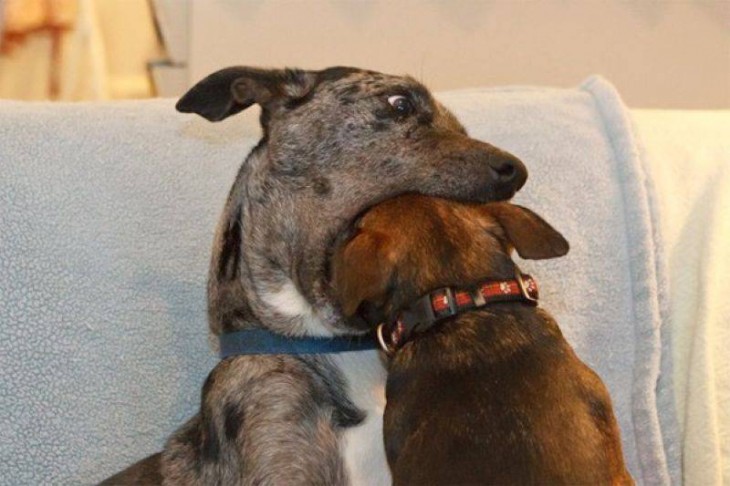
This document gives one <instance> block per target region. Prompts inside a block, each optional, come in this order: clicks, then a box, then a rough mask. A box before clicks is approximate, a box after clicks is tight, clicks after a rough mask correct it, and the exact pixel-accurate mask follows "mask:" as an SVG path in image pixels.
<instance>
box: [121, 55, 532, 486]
mask: <svg viewBox="0 0 730 486" xmlns="http://www.w3.org/2000/svg"><path fill="white" fill-rule="evenodd" d="M253 104H258V105H259V106H260V107H261V125H262V127H263V137H262V139H261V141H260V142H259V143H258V145H257V146H256V147H255V148H254V149H253V150H252V151H251V153H250V154H249V155H248V157H247V158H246V160H245V162H244V163H243V165H242V167H241V169H240V171H239V173H238V176H237V177H236V180H235V182H234V183H233V187H232V189H231V191H230V194H229V196H228V200H227V201H226V204H225V208H224V210H223V215H222V217H221V220H220V224H219V227H218V230H217V232H216V235H215V242H214V245H213V254H212V260H211V266H210V274H209V282H208V311H209V320H210V328H211V330H212V332H213V333H214V334H221V333H226V332H232V331H237V330H241V329H246V328H250V327H263V328H266V329H268V330H271V331H273V332H276V333H280V334H283V335H286V336H333V335H342V334H357V333H363V332H365V330H366V326H367V324H365V322H364V321H363V322H357V321H352V320H350V321H347V320H345V319H344V318H343V317H342V313H341V310H340V309H339V308H338V307H337V305H336V304H335V303H334V302H335V299H334V298H333V292H332V290H331V288H330V285H329V283H328V282H329V275H328V274H329V268H328V262H329V259H330V257H331V255H332V252H333V250H334V248H335V244H336V241H337V238H338V235H342V234H345V233H347V231H348V229H349V228H352V227H353V223H354V221H355V220H356V219H357V218H358V216H359V215H360V214H362V213H363V212H364V211H365V210H367V209H368V208H369V207H371V206H373V205H375V204H377V203H378V202H381V201H383V200H385V199H389V198H392V197H394V196H397V195H400V194H404V193H422V194H426V195H432V196H440V197H443V198H449V199H455V200H461V201H479V202H485V201H492V200H504V199H508V198H510V197H512V195H513V194H514V193H515V192H516V191H517V190H519V189H520V188H521V187H522V185H523V184H524V182H525V180H526V178H527V172H526V170H525V167H524V165H523V164H522V163H521V162H520V161H519V160H518V159H517V158H515V157H514V156H512V155H510V154H509V153H507V152H504V151H502V150H499V149H497V148H495V147H493V146H492V145H489V144H487V143H484V142H481V141H478V140H475V139H473V138H470V137H469V136H468V135H467V134H466V131H465V130H464V128H463V127H462V126H461V124H459V122H458V121H457V120H456V118H455V117H454V116H453V115H452V114H451V113H450V112H449V111H448V110H447V109H446V108H444V107H443V106H442V105H441V104H439V103H438V102H437V101H435V100H434V99H433V97H432V96H431V94H430V93H429V92H428V91H427V90H426V88H425V87H423V86H422V85H421V84H420V83H418V82H416V81H415V80H413V79H412V78H409V77H399V76H391V75H386V74H381V73H377V72H372V71H365V70H360V69H355V68H343V67H336V68H329V69H325V70H322V71H302V70H264V69H255V68H247V67H231V68H227V69H223V70H221V71H218V72H216V73H213V74H211V75H210V76H208V77H207V78H205V79H203V80H202V81H200V82H199V83H198V84H196V85H195V86H194V87H193V88H192V89H190V91H189V92H188V93H187V94H185V95H184V96H183V97H182V98H181V99H180V101H179V102H178V104H177V109H178V110H179V111H181V112H184V113H197V114H198V115H201V116H203V117H205V118H206V119H208V120H210V121H220V120H223V119H225V118H227V117H229V116H231V115H234V114H236V113H238V112H240V111H242V110H244V109H246V108H248V107H249V106H251V105H253ZM384 384H385V369H384V367H383V363H382V361H381V358H380V356H379V354H378V352H377V351H362V352H349V353H341V354H334V355H307V356H305V355H258V356H250V355H249V356H236V357H232V358H228V359H225V360H223V361H221V362H220V363H219V364H218V365H217V366H216V367H215V369H213V371H212V372H211V373H210V375H209V377H208V379H207V380H206V382H205V385H204V386H203V389H202V394H201V405H200V411H199V412H198V413H197V414H196V415H195V416H194V417H193V418H192V419H191V420H190V421H188V422H187V423H186V424H185V425H183V426H182V427H181V428H180V429H179V430H178V431H177V432H176V433H175V434H173V436H172V437H171V438H170V439H169V440H168V442H167V444H166V446H165V448H164V450H163V452H161V453H159V454H156V455H154V456H151V457H149V458H147V459H145V460H143V461H140V462H139V463H137V464H135V465H134V466H131V467H130V468H128V469H126V470H125V471H123V472H121V473H119V474H117V475H116V476H114V477H112V478H110V479H108V480H107V481H108V483H107V484H123V483H127V484H129V483H134V484H149V483H163V484H169V485H173V484H175V485H202V484H206V485H213V484H218V485H229V484H230V485H233V484H247V485H248V484H251V485H253V484H256V485H259V484H277V485H280V484H348V483H349V484H363V483H367V484H385V483H389V482H390V475H389V472H388V467H387V461H386V459H385V453H384V446H383V437H382V413H383V407H384V395H383V387H384Z"/></svg>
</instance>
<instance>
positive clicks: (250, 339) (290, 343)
mask: <svg viewBox="0 0 730 486" xmlns="http://www.w3.org/2000/svg"><path fill="white" fill-rule="evenodd" d="M218 338H219V340H220V348H221V349H220V357H221V359H225V358H228V357H230V356H238V355H246V354H324V353H345V352H348V351H366V350H369V349H380V348H379V346H378V344H377V342H376V340H375V338H374V336H373V335H372V334H365V335H362V336H335V337H330V338H326V337H298V338H291V337H286V336H282V335H281V334H276V333H273V332H271V331H269V330H267V329H261V328H256V329H244V330H243V331H236V332H231V333H226V334H221V335H220V336H219V337H218Z"/></svg>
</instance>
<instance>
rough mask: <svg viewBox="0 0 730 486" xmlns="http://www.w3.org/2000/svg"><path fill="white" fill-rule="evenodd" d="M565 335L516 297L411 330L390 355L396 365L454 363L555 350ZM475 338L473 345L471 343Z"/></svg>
mask: <svg viewBox="0 0 730 486" xmlns="http://www.w3.org/2000/svg"><path fill="white" fill-rule="evenodd" d="M564 342H565V340H564V339H563V337H562V333H561V332H560V328H559V327H558V326H557V324H556V322H555V321H554V320H553V318H552V317H551V316H550V315H549V314H548V313H547V312H546V311H545V310H543V309H541V308H539V307H534V306H531V305H528V304H524V303H520V302H503V303H495V304H493V305H489V306H487V307H483V308H480V309H473V310H470V311H466V312H464V313H462V314H459V315H457V316H455V317H453V318H451V319H449V320H447V321H445V322H443V323H440V324H439V325H438V326H436V327H434V328H433V329H432V330H431V331H430V332H427V333H424V334H422V335H419V336H416V337H415V338H414V339H412V340H411V341H410V342H409V343H408V344H406V345H405V346H403V348H401V350H399V351H398V352H397V353H395V355H394V356H393V359H394V360H396V361H397V362H398V364H399V365H401V364H403V363H408V362H412V363H413V364H414V365H415V364H416V363H420V364H423V362H426V361H437V362H438V364H434V365H435V366H437V367H446V368H452V367H454V368H459V367H463V366H464V364H465V363H471V364H474V361H475V360H479V361H480V362H484V361H485V360H486V361H488V362H493V363H496V362H509V360H512V359H517V358H518V356H519V355H520V353H526V352H527V353H532V352H536V350H540V351H538V352H560V351H562V350H563V343H564ZM476 343H478V345H476Z"/></svg>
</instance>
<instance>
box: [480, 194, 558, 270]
mask: <svg viewBox="0 0 730 486" xmlns="http://www.w3.org/2000/svg"><path fill="white" fill-rule="evenodd" d="M487 208H488V212H489V214H491V215H492V216H493V217H494V218H495V219H496V220H497V223H499V225H500V226H501V227H502V228H503V229H504V232H505V236H506V237H507V240H508V242H509V243H510V244H511V245H512V246H514V248H515V250H517V254H519V255H520V256H521V257H522V258H526V259H530V260H543V259H547V258H556V257H559V256H563V255H565V254H566V253H568V250H569V249H570V245H569V244H568V241H567V240H566V239H565V238H563V235H561V234H560V233H558V232H557V231H556V230H555V228H553V227H552V226H550V225H549V224H548V223H547V222H546V221H545V220H544V219H542V218H541V217H540V216H538V215H537V214H535V213H533V212H532V211H530V210H529V209H527V208H523V207H522V206H518V205H516V204H510V203H493V204H488V205H487Z"/></svg>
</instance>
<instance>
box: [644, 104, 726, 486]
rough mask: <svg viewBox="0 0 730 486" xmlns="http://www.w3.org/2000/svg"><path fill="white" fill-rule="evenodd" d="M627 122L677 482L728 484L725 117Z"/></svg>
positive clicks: (649, 114)
mask: <svg viewBox="0 0 730 486" xmlns="http://www.w3.org/2000/svg"><path fill="white" fill-rule="evenodd" d="M633 118H634V121H635V124H636V127H637V131H638V133H639V135H640V136H641V141H642V145H643V148H644V156H645V160H646V162H647V164H648V166H649V167H651V174H652V180H653V181H654V186H655V187H656V192H657V198H656V200H657V202H658V205H657V206H658V209H659V211H658V214H659V216H660V218H659V220H660V222H661V228H662V233H663V236H664V242H665V244H664V249H665V256H664V258H663V260H665V261H666V262H667V269H668V272H667V274H668V277H669V283H670V285H669V296H670V299H669V308H668V311H669V323H670V325H671V329H672V336H673V352H672V356H673V362H674V372H673V376H674V383H675V397H676V402H677V412H678V418H679V424H680V430H681V432H682V435H681V437H682V439H681V440H682V450H683V451H684V454H683V457H684V482H685V484H689V485H694V484H697V485H711V484H730V360H728V356H727V354H726V353H727V352H728V349H730V280H729V279H728V278H727V277H728V275H730V111H714V112H713V111H695V112H688V111H652V110H639V111H634V112H633Z"/></svg>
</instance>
